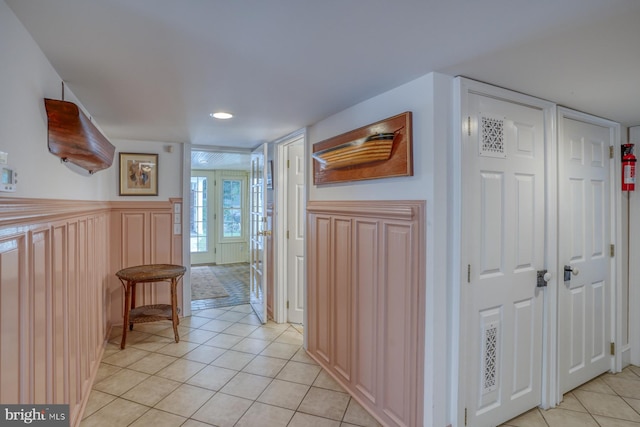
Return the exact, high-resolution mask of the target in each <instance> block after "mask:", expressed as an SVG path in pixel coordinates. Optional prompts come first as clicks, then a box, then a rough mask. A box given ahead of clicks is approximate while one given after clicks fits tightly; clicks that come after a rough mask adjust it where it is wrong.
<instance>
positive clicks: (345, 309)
mask: <svg viewBox="0 0 640 427" xmlns="http://www.w3.org/2000/svg"><path fill="white" fill-rule="evenodd" d="M332 229H333V233H332V234H331V237H333V242H332V246H333V248H332V251H331V256H332V261H331V265H333V266H334V268H333V269H331V270H329V273H330V275H331V276H332V280H331V283H330V284H329V287H330V293H331V311H332V312H331V313H330V324H331V336H332V338H333V339H332V344H333V346H332V349H333V354H332V360H333V368H334V369H335V371H336V373H338V375H340V376H341V377H342V378H343V380H344V381H347V382H349V381H351V326H352V322H351V290H352V289H351V285H350V284H351V274H352V272H353V270H352V268H351V219H350V218H340V217H335V218H333V224H332Z"/></svg>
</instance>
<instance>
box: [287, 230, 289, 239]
mask: <svg viewBox="0 0 640 427" xmlns="http://www.w3.org/2000/svg"><path fill="white" fill-rule="evenodd" d="M288 238H289V230H287V239H288Z"/></svg>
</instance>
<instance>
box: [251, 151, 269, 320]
mask: <svg viewBox="0 0 640 427" xmlns="http://www.w3.org/2000/svg"><path fill="white" fill-rule="evenodd" d="M266 157H267V144H263V145H261V146H260V147H258V148H257V149H256V150H254V151H253V153H251V183H250V184H249V188H250V189H249V192H250V196H251V200H250V203H249V205H250V208H249V211H250V212H249V214H250V221H251V225H250V233H251V236H250V247H251V255H250V263H249V264H250V271H249V298H250V301H251V306H252V307H253V311H255V313H256V315H257V316H258V318H260V321H261V322H262V323H266V322H267V268H268V266H269V263H268V261H269V260H268V259H267V251H266V247H265V243H266V236H267V235H270V233H271V230H270V229H269V227H268V223H267V214H266V206H267V203H266V196H267V192H266V183H267V171H266V168H265V167H264V166H265V165H264V159H265V158H266Z"/></svg>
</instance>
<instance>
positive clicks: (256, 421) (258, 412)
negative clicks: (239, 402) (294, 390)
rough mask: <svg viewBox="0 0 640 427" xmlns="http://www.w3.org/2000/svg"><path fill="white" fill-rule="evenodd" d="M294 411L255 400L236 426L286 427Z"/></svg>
mask: <svg viewBox="0 0 640 427" xmlns="http://www.w3.org/2000/svg"><path fill="white" fill-rule="evenodd" d="M293 414H294V411H290V410H289V409H284V408H278V407H275V406H271V405H265V404H263V403H260V402H255V403H254V404H253V405H251V407H250V408H249V410H248V411H247V412H245V414H244V415H243V416H242V418H240V420H238V422H237V423H236V427H256V426H269V427H286V426H287V424H289V421H290V420H291V418H292V417H293Z"/></svg>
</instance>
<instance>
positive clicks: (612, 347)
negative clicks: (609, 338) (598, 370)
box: [610, 342, 616, 356]
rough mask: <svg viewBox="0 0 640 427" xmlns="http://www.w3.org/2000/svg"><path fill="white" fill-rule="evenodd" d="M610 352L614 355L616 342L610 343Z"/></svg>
mask: <svg viewBox="0 0 640 427" xmlns="http://www.w3.org/2000/svg"><path fill="white" fill-rule="evenodd" d="M610 353H611V355H612V356H615V355H616V343H614V342H612V343H611V348H610Z"/></svg>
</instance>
